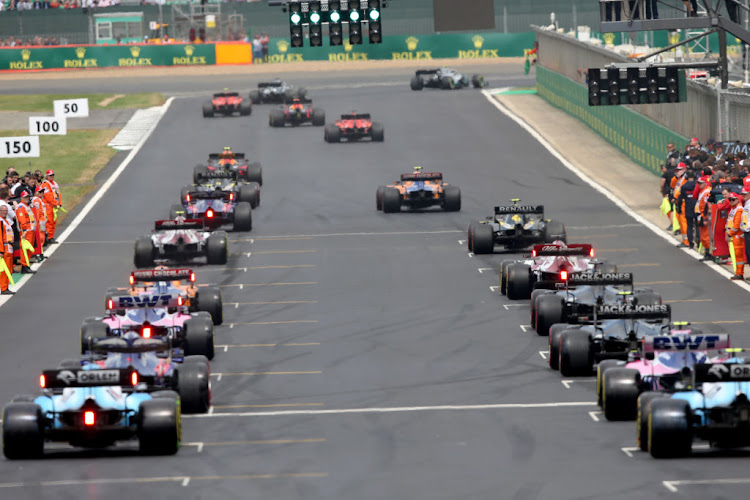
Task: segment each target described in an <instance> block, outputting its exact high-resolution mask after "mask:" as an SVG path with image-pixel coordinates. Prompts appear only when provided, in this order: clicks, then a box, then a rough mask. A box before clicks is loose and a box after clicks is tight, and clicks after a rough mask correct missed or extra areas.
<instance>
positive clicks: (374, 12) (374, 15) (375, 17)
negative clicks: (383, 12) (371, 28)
mask: <svg viewBox="0 0 750 500" xmlns="http://www.w3.org/2000/svg"><path fill="white" fill-rule="evenodd" d="M370 19H372V20H373V21H377V20H378V19H380V11H377V10H371V11H370Z"/></svg>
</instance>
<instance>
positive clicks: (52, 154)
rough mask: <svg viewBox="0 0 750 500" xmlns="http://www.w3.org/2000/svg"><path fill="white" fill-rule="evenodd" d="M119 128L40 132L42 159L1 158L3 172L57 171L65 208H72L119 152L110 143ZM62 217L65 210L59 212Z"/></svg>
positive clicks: (16, 132) (16, 133)
mask: <svg viewBox="0 0 750 500" xmlns="http://www.w3.org/2000/svg"><path fill="white" fill-rule="evenodd" d="M117 132H118V130H114V129H105V130H69V131H68V135H41V136H39V147H40V149H41V153H42V156H40V157H39V158H0V173H2V174H3V175H5V171H6V170H7V168H8V167H10V166H13V167H15V169H16V170H18V172H19V173H20V174H21V175H23V174H24V173H25V172H26V171H29V170H30V171H32V172H33V171H34V170H41V171H42V172H46V171H47V169H50V168H51V169H52V170H54V171H55V180H56V181H57V183H58V184H60V189H61V191H62V199H63V208H65V209H66V210H70V209H71V208H73V207H74V206H75V205H76V204H77V203H78V202H79V201H81V198H83V197H84V196H85V195H86V194H87V193H88V192H89V191H91V190H92V189H93V188H94V187H95V186H96V184H95V183H94V177H95V176H96V174H97V173H98V172H99V170H101V169H102V168H103V167H104V166H105V165H107V163H108V162H109V160H111V159H112V157H113V156H114V155H115V153H117V151H116V150H115V149H113V148H111V147H109V146H107V144H108V143H109V141H111V140H112V138H114V136H115V135H116V134H117ZM27 133H28V130H3V131H2V132H0V136H3V137H9V136H10V137H13V136H25V135H27ZM59 215H61V216H62V217H63V218H64V217H65V213H64V212H60V214H59Z"/></svg>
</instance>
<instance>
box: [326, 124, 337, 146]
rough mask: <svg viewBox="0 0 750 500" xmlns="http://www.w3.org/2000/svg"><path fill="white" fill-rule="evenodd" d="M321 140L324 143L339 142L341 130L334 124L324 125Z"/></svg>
mask: <svg viewBox="0 0 750 500" xmlns="http://www.w3.org/2000/svg"><path fill="white" fill-rule="evenodd" d="M323 139H325V141H326V142H341V130H340V129H339V128H338V127H337V126H336V124H334V123H331V124H330V125H326V128H325V130H324V131H323Z"/></svg>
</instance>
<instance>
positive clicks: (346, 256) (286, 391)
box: [0, 65, 750, 500]
mask: <svg viewBox="0 0 750 500" xmlns="http://www.w3.org/2000/svg"><path fill="white" fill-rule="evenodd" d="M520 67H521V66H520V65H519V71H517V72H515V73H510V72H507V73H503V74H498V75H496V76H498V78H503V79H505V81H515V82H518V83H516V84H519V85H520V84H524V83H525V84H527V85H528V84H533V83H532V80H530V79H529V78H528V77H524V76H523V74H522V73H521V71H520ZM495 71H496V72H497V70H495ZM486 73H487V74H489V75H490V77H489V78H488V79H489V80H490V81H491V82H492V76H491V75H492V73H493V69H492V68H491V67H488V69H487V71H486ZM410 74H411V72H410V71H409V70H403V71H402V72H401V74H400V75H398V78H396V75H394V74H389V75H388V76H387V78H385V80H384V81H393V82H396V81H397V80H398V81H400V82H403V85H400V86H395V85H390V86H387V85H381V86H378V85H370V84H368V85H363V86H357V87H349V88H342V87H346V86H345V85H340V80H337V81H324V80H323V78H322V77H321V76H320V75H317V77H316V79H315V81H314V82H313V84H312V85H309V87H310V88H311V89H314V88H319V90H315V91H314V92H311V95H312V97H313V98H314V100H315V104H316V106H318V107H321V108H323V109H325V111H326V113H327V120H328V121H331V120H332V119H334V118H335V116H336V115H337V114H340V113H344V112H348V111H351V110H352V109H357V110H359V111H362V112H365V111H369V112H371V113H372V114H373V118H374V119H376V120H381V121H383V122H384V123H385V135H386V140H385V143H383V144H369V143H362V144H346V143H343V144H327V143H325V142H324V141H323V129H322V128H313V127H308V126H305V127H299V128H295V129H291V128H287V129H271V128H270V127H269V126H268V118H267V117H268V110H269V109H271V107H270V106H255V107H254V109H253V114H252V116H251V117H249V118H216V119H203V118H201V113H200V105H201V102H202V100H203V99H204V98H205V97H207V95H206V96H205V97H203V98H202V97H179V98H177V99H175V100H174V102H173V103H172V105H171V107H170V108H169V110H168V112H167V113H166V115H165V116H164V118H163V119H162V121H161V123H160V125H159V127H158V128H157V129H156V131H155V132H154V133H153V134H152V136H151V137H150V139H149V140H148V141H147V143H146V144H145V146H144V147H143V148H142V149H141V151H140V152H139V154H138V155H137V156H136V158H135V160H134V161H133V162H132V163H131V164H130V166H128V168H127V169H126V170H125V172H124V174H123V175H122V176H121V177H120V178H119V179H118V180H117V182H115V184H114V185H113V186H112V188H111V189H110V190H109V192H107V194H106V195H105V196H104V198H103V199H102V200H101V201H100V202H99V203H98V204H97V205H96V207H95V208H94V210H93V211H92V212H91V213H90V214H89V216H88V217H87V218H86V220H85V222H84V223H83V224H82V225H81V226H79V228H78V229H77V230H76V231H75V232H74V233H73V234H72V236H71V238H69V239H68V240H67V242H65V243H64V244H63V245H62V248H60V249H59V250H58V251H57V252H56V254H55V255H54V256H53V258H52V259H51V260H50V262H48V263H46V264H45V265H44V266H43V268H42V272H40V273H39V274H38V275H37V276H35V277H34V278H33V279H31V280H30V282H29V283H27V285H26V286H24V287H23V289H22V290H21V291H20V292H19V293H18V295H16V296H15V297H14V298H13V299H12V300H11V301H9V302H8V303H7V304H6V305H5V306H4V307H2V308H0V324H2V331H3V333H2V342H3V347H2V350H0V377H2V380H3V383H2V384H1V385H0V401H2V402H5V401H8V400H10V398H11V397H12V396H13V395H14V394H18V393H24V392H33V391H34V390H35V387H36V380H37V376H38V374H39V373H40V370H41V369H43V368H52V367H54V366H56V364H57V363H58V362H59V361H60V359H61V358H66V357H73V356H74V355H75V354H76V352H77V350H78V329H79V326H80V323H81V320H82V319H83V318H84V317H85V316H90V315H96V314H101V313H102V312H103V307H104V304H103V293H104V291H105V289H106V288H107V287H109V286H117V285H122V284H124V283H126V279H127V275H128V273H129V272H130V270H131V269H132V258H133V242H134V240H135V239H136V237H137V236H139V235H141V234H144V233H147V232H148V231H149V230H150V228H151V227H152V224H153V221H154V219H157V218H164V217H166V216H167V214H168V210H169V206H170V204H172V203H175V202H176V201H177V200H178V196H179V189H180V187H181V186H182V185H184V184H187V183H188V182H189V180H190V178H191V172H192V167H193V166H194V165H195V164H196V163H198V162H199V161H202V160H203V159H204V157H205V156H206V155H207V154H208V153H209V152H213V151H219V150H221V148H222V147H224V146H232V147H233V149H235V150H236V151H244V152H247V153H254V154H255V155H257V157H258V158H259V159H260V161H261V162H262V163H263V168H264V185H263V188H262V202H261V206H260V207H259V208H258V209H256V210H255V211H254V214H253V215H254V224H253V226H254V227H253V230H252V231H251V232H250V233H234V234H233V233H230V261H229V263H228V264H227V266H225V267H217V266H205V265H196V266H194V268H195V269H196V270H197V271H198V273H199V280H201V281H203V282H214V283H217V284H219V286H221V287H222V293H223V298H224V304H225V312H224V314H225V320H224V321H225V323H224V325H222V326H220V327H217V329H216V343H217V345H218V346H219V347H218V349H217V354H216V358H215V359H214V361H213V362H212V363H211V370H212V372H213V376H212V390H213V408H212V411H211V413H210V414H209V415H203V416H183V446H182V448H181V449H180V451H179V453H178V454H177V455H176V456H174V457H166V458H164V457H141V456H139V455H137V454H136V453H135V451H134V450H135V448H134V447H127V446H122V447H118V448H116V449H113V450H104V451H101V452H83V453H82V452H80V451H72V452H71V451H70V449H69V448H66V447H64V446H52V445H51V446H49V449H50V451H49V452H48V455H49V457H48V458H46V459H44V460H39V461H27V462H11V461H8V460H5V459H2V460H0V497H1V498H13V499H22V498H55V499H80V498H108V499H126V498H128V499H129V498H138V497H142V498H164V499H169V498H206V499H213V498H248V499H255V498H258V499H260V498H264V499H266V498H267V499H329V500H330V499H342V500H343V499H357V500H364V499H368V500H370V499H371V500H384V499H415V500H416V499H420V500H421V499H424V500H439V499H440V500H442V499H445V500H448V499H450V500H455V499H458V498H465V499H472V500H474V499H488V500H489V499H493V500H494V499H500V498H508V499H509V498H517V499H550V500H561V499H581V498H607V499H642V498H662V497H663V498H677V497H679V498H706V497H717V496H721V497H725V498H730V497H732V498H742V497H745V496H746V484H737V483H731V482H724V483H722V482H721V481H714V480H718V479H725V480H726V479H737V478H745V477H746V475H747V464H748V453H747V452H745V451H735V452H725V453H718V452H710V453H708V452H706V451H702V450H700V449H696V451H695V453H694V455H693V457H692V458H689V459H682V460H666V461H656V460H654V459H652V458H651V457H650V456H648V455H646V454H643V453H641V452H636V451H632V450H630V449H628V448H632V447H634V446H635V424H634V423H633V422H623V423H609V422H606V421H604V418H603V417H602V416H601V415H600V414H599V413H598V412H597V411H595V410H597V407H596V405H595V403H594V401H595V398H594V382H593V379H590V378H587V379H577V380H575V381H574V382H569V381H565V383H562V382H561V377H560V375H559V373H557V372H553V371H551V370H550V369H549V368H548V367H547V364H546V361H545V359H544V355H545V352H544V351H545V350H546V349H547V346H546V338H542V337H538V336H537V335H536V334H535V333H534V332H533V331H531V330H530V328H529V327H528V324H529V312H528V305H527V304H528V302H525V301H524V302H521V303H514V302H511V301H508V300H507V299H506V298H505V297H503V296H501V295H500V294H499V292H497V291H493V290H492V289H491V287H492V286H495V285H497V284H498V271H497V267H498V265H499V262H500V260H502V259H503V258H504V257H503V256H501V255H498V254H495V255H491V256H481V257H480V256H471V255H469V254H468V253H467V250H466V244H465V241H464V240H465V239H466V235H465V230H466V227H467V225H468V223H469V222H470V221H471V220H473V219H479V218H483V217H484V216H485V215H489V214H490V213H491V210H492V207H493V205H497V204H502V203H505V202H507V200H508V199H510V198H513V197H520V198H522V199H523V200H524V201H525V202H529V203H534V204H536V203H544V204H545V207H546V209H547V212H548V214H550V215H552V216H554V217H555V218H557V219H560V220H562V221H564V222H565V223H566V224H567V226H568V234H569V241H570V242H581V243H586V242H590V243H593V244H594V245H595V248H596V249H597V251H598V252H599V256H600V257H603V258H607V259H609V260H611V261H613V262H615V263H617V264H619V265H620V269H621V270H623V271H633V272H634V273H635V277H636V282H638V283H641V284H650V285H648V286H653V287H654V288H655V289H657V290H658V291H659V292H661V294H662V295H663V297H664V299H665V301H667V302H668V303H671V304H672V307H673V311H674V317H675V319H684V320H690V321H693V322H694V323H700V324H701V325H702V326H701V327H702V328H703V329H704V330H705V331H709V332H729V333H731V334H732V340H733V344H734V345H736V346H741V345H750V335H748V333H747V332H746V323H745V319H746V314H745V313H744V312H743V310H742V309H743V307H745V305H746V304H747V295H746V294H745V292H743V291H742V290H739V289H738V288H737V287H736V286H734V285H732V284H731V283H730V282H729V281H728V280H726V279H725V278H723V277H721V276H719V275H718V274H716V273H714V272H712V271H711V270H709V269H708V268H707V267H705V266H702V265H700V264H698V263H697V262H696V261H695V260H694V259H693V258H691V257H689V256H687V255H685V254H684V253H683V252H679V251H676V250H675V248H674V247H673V246H670V245H669V244H668V243H667V242H665V241H664V240H662V239H661V238H659V237H657V236H655V235H654V234H653V233H651V232H650V231H649V230H647V229H646V228H644V227H642V226H640V225H639V224H637V223H636V222H635V221H634V220H633V219H631V218H630V217H629V216H627V215H626V214H625V213H623V212H622V211H621V210H619V209H618V208H616V207H615V205H614V204H613V203H612V202H610V201H609V200H607V199H606V198H605V197H604V196H602V195H600V194H598V193H597V192H596V191H594V190H593V189H591V188H590V187H588V186H587V185H586V184H585V183H583V182H582V181H581V180H580V179H578V178H577V177H576V176H574V175H573V174H572V173H570V172H569V171H568V170H566V169H565V168H564V167H563V166H562V165H561V164H560V163H559V162H558V161H557V160H555V159H554V157H553V156H551V155H550V154H549V153H548V152H547V151H546V150H543V149H542V148H541V147H540V146H539V145H538V143H537V142H536V141H535V140H534V139H533V138H532V137H531V136H529V135H528V134H527V133H526V132H525V131H523V130H522V129H520V128H519V127H518V126H517V125H516V124H515V123H514V122H512V121H511V120H509V119H508V118H506V117H505V116H503V115H502V114H501V113H499V112H498V111H497V110H496V109H495V108H494V107H492V106H490V105H489V103H488V101H487V99H486V98H485V97H484V96H483V95H482V94H481V93H479V92H478V91H474V90H461V91H455V92H443V91H430V90H425V91H422V92H412V91H411V90H409V87H408V78H409V76H410ZM347 78H348V79H349V80H347V81H356V80H357V79H358V78H359V77H358V75H349V76H348V77H347ZM362 78H363V80H364V79H366V78H369V79H370V81H372V78H371V77H370V76H367V75H363V76H362ZM289 80H292V81H294V82H295V83H300V84H303V85H305V84H306V82H304V81H299V80H295V79H294V78H293V77H289ZM61 83H62V82H61ZM73 83H74V82H73V81H71V82H69V84H70V85H73ZM231 83H233V84H234V85H237V86H239V85H240V83H239V79H235V80H234V81H233V82H231ZM362 83H367V81H363V82H362ZM215 84H216V82H214V85H215ZM35 85H36V86H39V89H38V91H42V87H43V83H42V82H36V83H35ZM50 85H52V84H50ZM91 85H93V83H92V84H91ZM134 85H136V84H135V83H134V82H133V81H130V80H122V81H121V82H120V81H118V82H111V84H110V85H109V89H110V90H111V91H117V90H121V89H122V90H127V89H128V88H131V89H132V88H133V86H134ZM149 85H150V84H148V82H143V84H142V87H144V88H146V87H147V88H148V89H151V87H150V86H149ZM160 85H168V83H167V82H162V83H161V84H160ZM129 86H130V87H129ZM218 86H219V87H224V86H231V84H227V83H224V82H221V83H219V84H218ZM250 86H251V83H247V84H245V85H244V87H241V88H243V89H244V88H248V89H249V88H250ZM501 86H506V84H505V83H504V84H502V85H501ZM154 87H158V86H157V85H154ZM327 87H330V88H327ZM3 88H4V87H3ZM214 88H215V87H212V86H211V85H210V82H206V81H205V80H201V81H199V82H197V83H195V84H194V85H193V86H192V87H191V86H190V85H189V83H187V82H175V85H174V92H175V93H178V95H187V94H190V93H195V94H196V95H197V94H198V93H199V92H200V91H206V92H210V91H211V90H213V89H214ZM236 88H239V87H236ZM27 90H28V89H27ZM44 90H45V91H49V90H50V87H49V86H48V87H46V88H45V89H44ZM55 90H59V91H60V92H66V91H67V90H66V89H65V88H58V87H55ZM160 90H168V89H162V88H160ZM4 91H5V90H4ZM414 165H422V166H423V167H424V168H425V170H439V171H442V172H443V173H444V175H445V180H446V182H449V183H452V184H456V185H458V186H459V187H460V188H461V189H462V194H463V207H462V211H461V212H458V213H442V212H437V211H435V212H433V211H428V212H423V213H406V212H404V213H401V214H388V215H386V214H382V213H380V212H377V211H376V210H375V189H376V187H377V186H378V185H379V184H386V183H388V182H391V181H393V180H394V179H396V178H397V177H398V175H399V174H400V173H402V172H407V171H410V170H411V168H412V167H413V166H414ZM654 182H656V180H655V181H654ZM623 448H625V450H623ZM702 480H710V481H708V482H707V483H701V482H700V481H702ZM664 481H666V482H668V484H666V485H665V484H664V483H663V482H664ZM673 481H677V482H676V483H674V482H673ZM679 481H698V482H688V483H680V482H679ZM675 491H677V494H675ZM678 495H679V496H678Z"/></svg>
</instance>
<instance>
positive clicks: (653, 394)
mask: <svg viewBox="0 0 750 500" xmlns="http://www.w3.org/2000/svg"><path fill="white" fill-rule="evenodd" d="M667 397H669V396H667V395H666V394H665V393H663V392H658V391H647V392H644V393H641V395H640V396H638V403H637V407H638V410H637V413H638V416H637V417H636V418H637V420H636V434H635V435H636V442H637V444H638V449H639V450H641V451H648V419H649V416H650V415H651V404H652V403H653V402H654V400H656V399H660V398H667Z"/></svg>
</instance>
